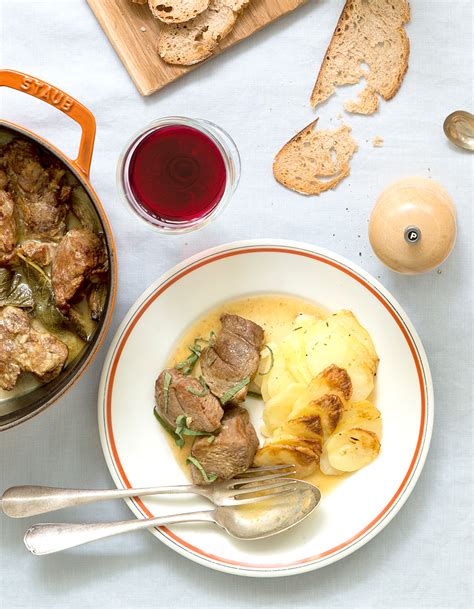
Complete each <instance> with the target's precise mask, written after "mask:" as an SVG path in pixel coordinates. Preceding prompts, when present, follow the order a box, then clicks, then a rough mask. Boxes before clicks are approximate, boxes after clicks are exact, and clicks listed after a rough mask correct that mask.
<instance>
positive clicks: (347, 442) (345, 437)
mask: <svg viewBox="0 0 474 609" xmlns="http://www.w3.org/2000/svg"><path fill="white" fill-rule="evenodd" d="M324 448H325V450H326V453H327V459H328V462H329V465H331V467H333V468H335V469H336V470H340V471H343V472H354V471H356V470H358V469H361V468H362V467H364V466H365V465H368V464H369V463H371V462H372V461H373V460H374V459H375V458H376V457H377V455H378V454H379V452H380V441H379V439H378V438H377V435H376V434H375V433H374V432H373V431H368V430H366V429H360V428H358V427H354V428H352V429H347V430H345V431H340V432H336V433H334V434H333V435H332V436H331V437H330V438H329V440H328V441H327V442H326V445H325V447H324Z"/></svg>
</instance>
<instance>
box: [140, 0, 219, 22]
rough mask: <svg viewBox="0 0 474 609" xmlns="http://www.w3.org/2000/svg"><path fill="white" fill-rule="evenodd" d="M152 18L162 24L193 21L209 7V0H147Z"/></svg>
mask: <svg viewBox="0 0 474 609" xmlns="http://www.w3.org/2000/svg"><path fill="white" fill-rule="evenodd" d="M148 5H149V7H150V10H151V12H152V13H153V16H154V17H156V18H157V19H159V20H160V21H163V22H164V23H183V22H184V21H189V20H190V19H194V17H196V16H197V15H199V14H200V13H202V12H203V11H205V10H206V9H207V7H208V6H209V0H148Z"/></svg>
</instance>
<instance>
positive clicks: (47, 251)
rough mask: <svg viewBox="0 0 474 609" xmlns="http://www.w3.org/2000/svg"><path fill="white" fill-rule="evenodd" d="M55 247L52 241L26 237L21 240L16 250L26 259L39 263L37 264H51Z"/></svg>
mask: <svg viewBox="0 0 474 609" xmlns="http://www.w3.org/2000/svg"><path fill="white" fill-rule="evenodd" d="M57 247H58V245H57V243H53V242H52V241H36V239H28V240H26V241H23V243H22V244H21V245H20V247H19V248H18V250H17V251H18V252H19V253H20V254H22V255H23V256H25V257H26V258H28V260H31V261H32V262H35V263H36V264H39V266H48V264H51V261H52V259H53V256H54V253H55V251H56V248H57Z"/></svg>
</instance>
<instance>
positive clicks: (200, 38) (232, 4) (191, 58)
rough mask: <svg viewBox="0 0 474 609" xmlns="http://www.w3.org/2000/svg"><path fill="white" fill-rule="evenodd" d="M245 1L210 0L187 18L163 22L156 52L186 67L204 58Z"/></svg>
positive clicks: (247, 0)
mask: <svg viewBox="0 0 474 609" xmlns="http://www.w3.org/2000/svg"><path fill="white" fill-rule="evenodd" d="M248 3H249V0H211V2H210V4H209V8H208V9H207V10H205V11H204V12H203V13H201V14H200V15H198V16H197V17H195V18H194V19H191V20H190V21H187V22H186V23H176V24H169V25H165V26H164V28H163V31H162V32H161V36H160V39H159V40H158V54H159V55H160V57H161V58H162V59H163V60H164V61H166V62H167V63H171V64H177V65H184V66H189V65H192V64H195V63H199V62H200V61H203V60H204V59H207V58H208V57H209V56H210V55H212V53H213V52H214V51H215V50H216V49H217V47H218V46H219V42H220V41H221V40H223V39H224V38H225V37H226V36H227V34H229V32H230V31H231V30H232V28H233V27H234V25H235V22H236V21H237V17H238V15H239V12H240V11H242V10H243V9H244V8H245V7H246V6H247V5H248Z"/></svg>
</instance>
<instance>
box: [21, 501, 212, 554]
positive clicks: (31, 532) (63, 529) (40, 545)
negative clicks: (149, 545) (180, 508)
mask: <svg viewBox="0 0 474 609" xmlns="http://www.w3.org/2000/svg"><path fill="white" fill-rule="evenodd" d="M213 515H214V510H209V511H205V512H189V513H187V514H174V515H169V516H161V517H159V518H147V519H145V520H122V521H120V522H99V523H94V524H67V523H58V524H53V523H47V524H35V525H33V526H32V527H30V528H29V529H28V530H27V532H26V534H25V537H24V540H23V541H24V542H25V546H26V547H27V548H28V550H29V551H30V552H31V553H32V554H35V555H36V556H42V555H45V554H53V553H54V552H61V551H62V550H67V549H68V548H74V547H76V546H80V545H82V544H85V543H90V542H91V541H97V540H99V539H105V538H106V537H112V536H113V535H121V534H122V533H130V532H131V531H139V530H142V529H149V528H150V527H156V526H161V525H164V524H174V523H176V522H215V520H214V517H213Z"/></svg>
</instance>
